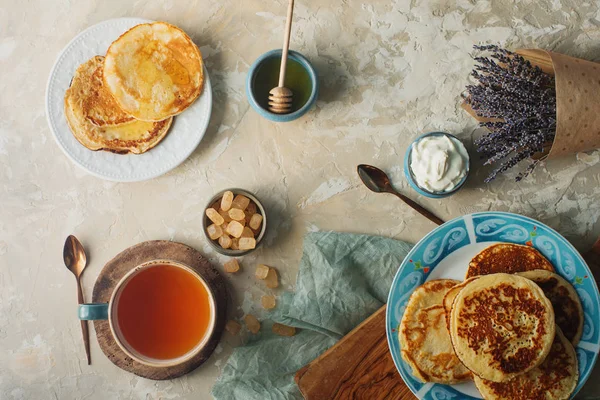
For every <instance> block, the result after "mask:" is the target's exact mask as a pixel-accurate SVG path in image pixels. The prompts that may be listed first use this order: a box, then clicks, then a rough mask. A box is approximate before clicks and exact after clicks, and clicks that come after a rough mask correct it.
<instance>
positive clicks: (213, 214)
mask: <svg viewBox="0 0 600 400" xmlns="http://www.w3.org/2000/svg"><path fill="white" fill-rule="evenodd" d="M206 216H207V217H208V219H210V220H211V221H212V222H214V223H215V225H222V224H223V222H225V220H224V219H223V217H222V216H221V214H219V213H218V212H217V210H215V209H214V208H207V209H206Z"/></svg>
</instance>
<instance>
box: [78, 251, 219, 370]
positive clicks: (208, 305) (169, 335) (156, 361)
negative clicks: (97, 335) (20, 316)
mask: <svg viewBox="0 0 600 400" xmlns="http://www.w3.org/2000/svg"><path fill="white" fill-rule="evenodd" d="M78 314H79V319H81V320H108V322H109V324H110V330H111V333H112V335H113V337H114V338H115V341H116V342H117V344H118V345H119V347H120V348H121V350H123V351H124V352H125V354H127V355H128V356H129V357H131V358H132V359H134V360H135V361H137V362H139V363H141V364H144V365H148V366H152V367H172V366H175V365H179V364H182V363H184V362H186V361H188V360H190V359H192V358H193V357H194V356H196V355H197V354H198V353H199V352H200V351H201V350H202V349H203V348H204V346H205V345H206V344H207V342H208V340H209V339H210V337H211V336H212V333H213V331H214V328H215V324H216V304H215V298H214V295H213V293H212V291H211V289H210V287H209V286H208V284H207V283H206V281H205V280H204V279H203V278H202V277H201V276H200V275H199V274H198V273H197V272H196V271H194V270H193V269H192V268H190V267H189V266H187V265H185V264H182V263H179V262H176V261H172V260H153V261H148V262H145V263H143V264H141V265H139V266H137V267H135V268H134V269H133V270H131V271H129V273H127V274H126V275H125V276H124V277H123V278H122V279H121V280H120V281H119V282H118V283H117V285H116V287H115V290H114V291H113V294H112V296H111V298H110V300H109V302H108V303H89V304H80V305H79V312H78Z"/></svg>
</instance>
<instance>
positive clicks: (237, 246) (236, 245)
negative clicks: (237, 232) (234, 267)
mask: <svg viewBox="0 0 600 400" xmlns="http://www.w3.org/2000/svg"><path fill="white" fill-rule="evenodd" d="M239 241H240V239H238V238H233V239H231V247H230V249H231V250H239V249H240V243H239Z"/></svg>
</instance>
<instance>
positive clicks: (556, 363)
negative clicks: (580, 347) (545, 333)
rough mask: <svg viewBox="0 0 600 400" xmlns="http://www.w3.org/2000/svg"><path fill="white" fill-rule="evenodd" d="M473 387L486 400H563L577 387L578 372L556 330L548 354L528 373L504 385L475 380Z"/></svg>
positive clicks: (566, 342)
mask: <svg viewBox="0 0 600 400" xmlns="http://www.w3.org/2000/svg"><path fill="white" fill-rule="evenodd" d="M474 379H475V386H477V389H478V390H479V392H480V393H481V395H482V396H483V398H484V399H487V400H514V399H519V400H538V399H548V400H550V399H552V400H567V399H568V398H569V397H570V396H571V393H573V391H574V390H575V388H576V387H577V380H578V379H579V372H578V366H577V355H576V353H575V349H573V345H572V344H571V343H570V342H569V340H567V338H566V337H565V336H564V335H563V334H562V332H561V330H560V328H559V327H556V336H555V338H554V342H553V344H552V350H550V354H548V357H546V359H545V360H544V362H543V363H542V364H541V365H540V366H539V367H536V368H534V369H532V370H530V371H529V372H527V373H525V374H523V375H519V376H517V377H515V378H513V379H511V380H509V381H507V382H501V383H497V382H490V381H486V380H483V379H481V378H479V377H477V376H476V377H475V378H474Z"/></svg>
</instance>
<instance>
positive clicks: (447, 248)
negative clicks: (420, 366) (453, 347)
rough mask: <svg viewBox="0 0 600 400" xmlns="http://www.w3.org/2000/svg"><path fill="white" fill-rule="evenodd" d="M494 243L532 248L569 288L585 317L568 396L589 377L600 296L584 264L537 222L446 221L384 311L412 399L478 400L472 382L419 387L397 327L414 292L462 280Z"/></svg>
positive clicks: (491, 215) (412, 258)
mask: <svg viewBox="0 0 600 400" xmlns="http://www.w3.org/2000/svg"><path fill="white" fill-rule="evenodd" d="M498 242H508V243H517V244H524V245H527V246H532V247H534V248H536V249H537V250H539V251H540V252H541V253H542V254H543V255H544V256H546V258H547V259H548V260H550V262H551V263H552V265H554V268H555V269H556V273H558V274H559V275H561V276H562V277H563V278H565V279H566V280H568V281H569V282H571V283H572V284H573V286H574V287H575V290H576V291H577V294H578V295H579V298H580V300H581V305H582V307H583V314H584V324H583V335H582V337H581V341H580V342H579V344H578V345H577V348H576V349H575V351H576V352H577V358H578V361H579V382H578V383H577V388H576V389H575V392H574V394H573V396H574V395H575V394H576V393H577V392H578V391H579V389H581V387H582V386H583V385H584V384H585V381H586V380H587V379H588V378H589V377H590V374H591V372H592V369H593V367H594V363H595V362H596V359H597V358H598V351H599V350H600V293H598V287H597V286H596V282H595V281H594V277H593V276H592V273H591V272H590V270H589V268H588V266H587V264H586V263H585V261H584V260H583V258H581V256H580V255H579V253H578V252H577V250H575V248H574V247H573V246H572V245H571V244H570V243H569V242H568V241H567V240H566V239H565V238H564V237H562V236H561V235H560V234H559V233H558V232H556V231H555V230H553V229H551V228H550V227H548V226H546V225H544V224H542V223H541V222H538V221H536V220H533V219H531V218H528V217H524V216H522V215H517V214H511V213H504V212H482V213H476V214H470V215H465V216H463V217H459V218H456V219H453V220H452V221H448V222H446V223H445V224H443V225H441V226H439V227H437V228H436V229H434V230H433V231H432V232H430V233H429V234H428V235H427V236H425V237H424V238H423V239H421V241H419V243H417V244H416V245H415V247H413V249H412V250H411V251H410V253H408V255H407V256H406V258H405V259H404V261H403V262H402V265H401V266H400V268H399V269H398V272H397V273H396V277H395V278H394V282H393V283H392V288H391V290H390V295H389V298H388V307H387V311H386V332H387V339H388V345H389V347H390V352H391V353H392V359H393V360H394V363H395V364H396V368H397V369H398V371H399V372H400V375H401V376H402V378H403V379H404V382H405V383H406V385H407V386H408V387H409V388H410V390H411V391H412V392H413V393H414V394H415V396H416V397H417V398H419V399H421V400H441V399H454V400H457V399H461V400H467V399H468V400H475V399H481V395H480V394H479V392H478V391H477V388H476V387H475V385H474V384H473V382H466V383H461V384H458V385H442V384H439V383H422V382H420V381H418V380H417V379H416V378H415V377H414V376H413V375H412V372H411V368H410V366H409V365H408V364H406V362H405V361H404V360H403V359H402V356H401V349H400V343H399V341H398V326H399V325H400V321H401V320H402V315H403V314H404V310H405V308H406V304H407V302H408V299H409V297H410V295H411V294H412V292H413V291H414V290H415V289H416V288H417V287H418V286H420V285H421V284H422V283H423V282H425V281H428V280H431V279H444V278H448V279H457V280H460V281H462V280H464V277H465V273H466V272H467V267H468V265H469V261H471V259H472V258H473V257H474V256H475V255H476V254H477V253H479V252H480V251H481V250H483V249H484V248H486V247H487V246H490V245H492V244H494V243H498ZM515 400H516V399H515Z"/></svg>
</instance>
